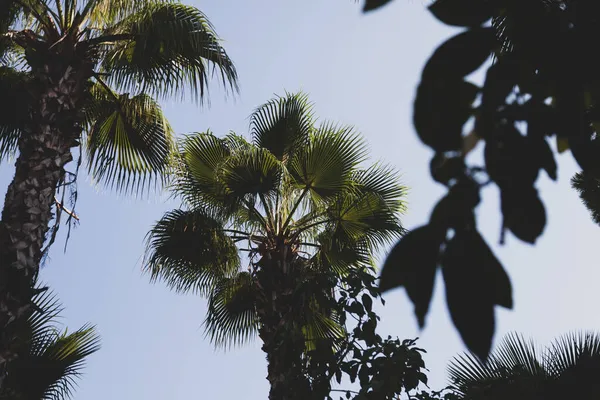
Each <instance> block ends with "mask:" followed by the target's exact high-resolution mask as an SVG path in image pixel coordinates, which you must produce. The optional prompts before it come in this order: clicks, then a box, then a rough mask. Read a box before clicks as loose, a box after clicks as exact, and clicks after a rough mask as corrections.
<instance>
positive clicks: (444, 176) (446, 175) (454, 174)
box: [429, 153, 465, 185]
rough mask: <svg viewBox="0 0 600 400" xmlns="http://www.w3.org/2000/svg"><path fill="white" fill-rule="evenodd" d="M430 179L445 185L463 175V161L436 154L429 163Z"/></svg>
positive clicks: (458, 158)
mask: <svg viewBox="0 0 600 400" xmlns="http://www.w3.org/2000/svg"><path fill="white" fill-rule="evenodd" d="M429 171H430V173H431V177H432V178H433V179H434V180H435V181H436V182H439V183H441V184H443V185H447V184H448V183H449V182H450V181H451V180H452V179H457V178H458V177H460V176H462V175H464V173H465V161H464V159H463V158H462V157H446V156H445V155H444V154H441V153H437V154H436V155H435V156H433V158H432V159H431V162H430V163H429Z"/></svg>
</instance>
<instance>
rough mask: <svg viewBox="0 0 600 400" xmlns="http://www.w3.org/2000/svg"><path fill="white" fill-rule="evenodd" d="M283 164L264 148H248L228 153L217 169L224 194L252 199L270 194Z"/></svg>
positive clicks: (273, 190) (278, 179)
mask: <svg viewBox="0 0 600 400" xmlns="http://www.w3.org/2000/svg"><path fill="white" fill-rule="evenodd" d="M282 174H283V166H282V165H281V163H280V162H279V160H277V158H275V156H274V155H273V154H271V153H270V152H269V151H268V150H267V149H262V148H257V147H252V148H249V149H247V150H243V151H238V152H236V153H234V154H232V155H231V156H229V157H228V158H227V159H226V160H225V161H224V162H223V163H222V164H221V165H220V168H219V170H218V179H219V180H220V181H221V182H223V184H224V186H225V190H226V195H227V196H231V197H232V198H235V199H240V201H242V200H244V201H245V202H253V201H254V199H255V198H256V196H264V197H266V198H271V197H274V196H275V195H276V193H277V190H278V189H279V184H280V182H281V178H282Z"/></svg>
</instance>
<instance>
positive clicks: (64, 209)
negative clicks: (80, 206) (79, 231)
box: [54, 196, 79, 221]
mask: <svg viewBox="0 0 600 400" xmlns="http://www.w3.org/2000/svg"><path fill="white" fill-rule="evenodd" d="M54 202H55V203H56V206H57V207H58V208H60V209H61V211H64V212H65V214H67V215H68V216H70V217H71V218H73V219H75V220H76V221H79V217H78V216H77V214H75V213H74V212H73V211H71V210H69V209H67V208H65V206H63V204H62V203H61V202H60V201H58V199H57V198H56V196H55V197H54Z"/></svg>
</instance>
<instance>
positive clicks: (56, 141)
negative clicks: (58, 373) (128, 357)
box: [0, 34, 92, 384]
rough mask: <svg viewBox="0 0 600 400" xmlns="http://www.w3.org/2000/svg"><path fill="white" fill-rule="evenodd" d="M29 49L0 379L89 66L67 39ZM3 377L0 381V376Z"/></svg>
mask: <svg viewBox="0 0 600 400" xmlns="http://www.w3.org/2000/svg"><path fill="white" fill-rule="evenodd" d="M19 39H21V40H27V41H28V43H27V45H28V47H27V48H29V49H35V51H32V52H29V53H28V54H27V57H28V61H29V65H31V66H32V71H31V76H32V80H31V82H30V85H29V94H30V95H31V99H32V101H31V106H30V124H29V125H28V126H27V127H26V129H25V132H24V134H23V135H22V137H21V139H20V141H19V143H18V145H19V156H18V158H17V161H16V165H15V166H16V170H15V176H14V179H13V181H12V182H11V184H10V186H9V187H8V191H7V193H6V198H5V202H4V209H3V211H2V220H1V221H0V245H1V247H0V379H2V377H3V376H4V370H5V367H6V363H8V362H10V361H11V360H12V359H14V358H15V357H16V352H15V348H16V347H17V341H18V340H19V337H18V331H19V327H20V325H21V324H22V323H23V322H25V321H26V319H27V317H28V316H29V314H30V312H31V297H32V295H33V284H34V281H35V279H36V277H37V274H38V271H39V266H40V261H41V259H42V251H43V246H44V242H45V240H46V234H47V232H48V228H49V225H50V223H51V220H52V218H53V212H52V209H53V205H54V195H55V192H56V189H57V185H58V184H59V182H61V181H62V179H63V176H64V167H65V165H66V164H67V163H69V162H70V161H71V160H72V159H73V156H72V154H71V148H72V147H74V146H77V145H78V140H79V137H80V135H81V131H82V119H83V116H82V112H81V110H82V105H83V101H84V94H85V93H86V90H85V85H86V84H87V81H88V80H89V77H90V76H91V73H92V65H91V63H89V62H88V61H86V57H81V55H79V54H77V51H75V49H74V47H71V48H69V46H68V43H64V44H63V45H61V46H56V48H54V49H47V48H40V42H35V39H34V38H32V37H31V36H27V35H26V34H24V35H23V36H22V37H20V38H19ZM0 384H1V383H0Z"/></svg>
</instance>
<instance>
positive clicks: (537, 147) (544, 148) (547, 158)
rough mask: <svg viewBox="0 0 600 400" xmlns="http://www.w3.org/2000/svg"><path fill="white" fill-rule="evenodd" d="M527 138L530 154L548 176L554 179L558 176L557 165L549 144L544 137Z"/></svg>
mask: <svg viewBox="0 0 600 400" xmlns="http://www.w3.org/2000/svg"><path fill="white" fill-rule="evenodd" d="M529 140H530V143H531V156H533V157H535V158H537V161H538V163H539V164H540V166H541V167H542V169H544V170H545V171H546V172H547V173H548V176H549V177H550V178H551V179H552V180H553V181H555V180H556V179H557V178H558V175H557V169H558V167H557V165H556V160H555V159H554V153H553V152H552V149H551V148H550V145H549V144H548V142H547V141H546V139H544V138H540V139H535V138H530V139H529Z"/></svg>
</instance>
